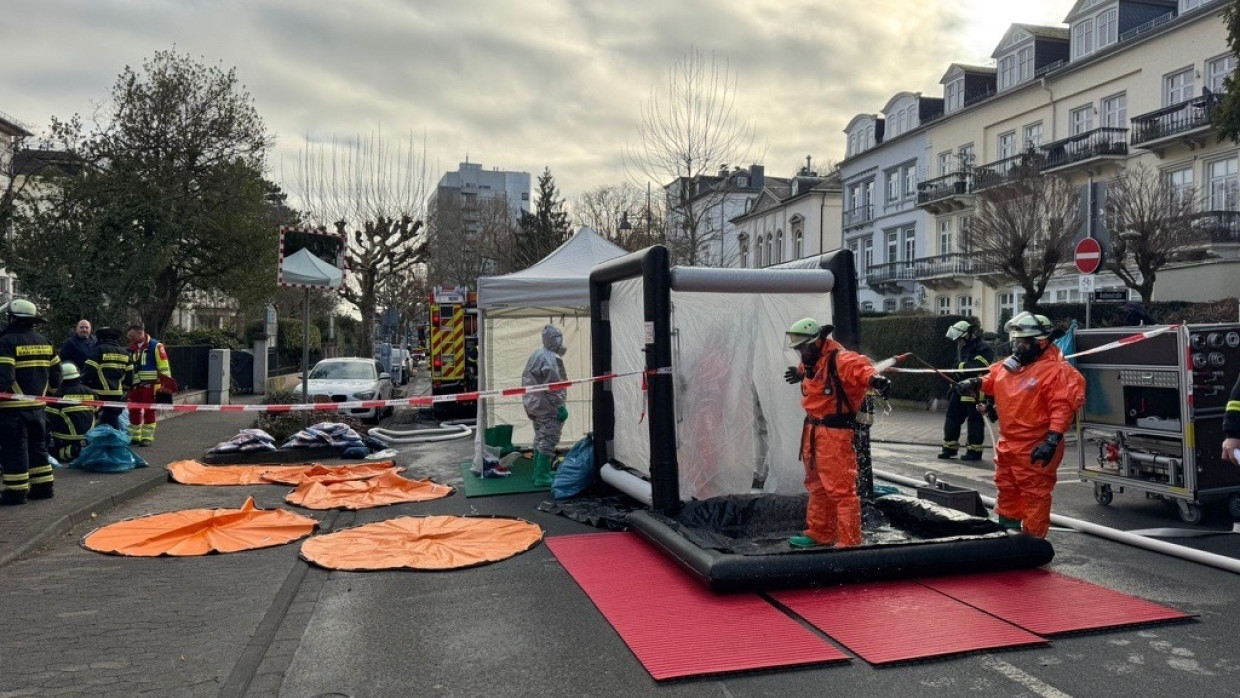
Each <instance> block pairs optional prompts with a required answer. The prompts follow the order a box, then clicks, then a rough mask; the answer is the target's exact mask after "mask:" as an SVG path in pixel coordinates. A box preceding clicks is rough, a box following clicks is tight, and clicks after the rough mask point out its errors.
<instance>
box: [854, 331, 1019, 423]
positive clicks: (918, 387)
mask: <svg viewBox="0 0 1240 698" xmlns="http://www.w3.org/2000/svg"><path fill="white" fill-rule="evenodd" d="M965 319H967V318H965V317H963V316H960V315H927V314H910V315H889V316H887V317H867V318H861V352H862V353H863V354H865V355H866V356H868V357H870V358H871V359H873V360H875V361H881V360H883V359H886V358H888V357H891V356H895V355H897V354H904V353H907V352H913V353H915V354H916V355H917V356H918V357H919V358H921V359H922V360H923V361H925V362H926V363H928V364H930V365H931V366H934V367H935V368H942V369H948V368H951V367H953V366H955V364H956V343H955V342H953V341H951V340H949V339H947V328H949V327H951V326H952V325H953V324H955V323H957V322H959V321H960V320H965ZM996 355H997V354H996ZM900 365H901V366H903V367H906V368H925V364H923V363H921V362H919V361H917V360H915V359H913V358H912V357H909V358H908V359H906V360H905V361H904V362H903V363H902V364H900ZM891 383H892V386H891V397H892V398H897V399H901V400H916V401H919V402H929V401H930V400H933V399H934V398H942V397H947V394H948V385H947V381H945V380H943V377H942V376H937V375H934V374H932V373H931V374H909V373H893V374H891Z"/></svg>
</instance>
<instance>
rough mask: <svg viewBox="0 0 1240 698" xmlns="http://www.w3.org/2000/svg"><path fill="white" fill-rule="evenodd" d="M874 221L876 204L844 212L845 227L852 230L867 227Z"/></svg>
mask: <svg viewBox="0 0 1240 698" xmlns="http://www.w3.org/2000/svg"><path fill="white" fill-rule="evenodd" d="M872 220H874V204H866V205H864V206H857V207H855V208H850V209H848V210H847V211H845V212H844V227H845V228H851V227H854V226H858V225H865V224H866V223H869V222H870V221H872Z"/></svg>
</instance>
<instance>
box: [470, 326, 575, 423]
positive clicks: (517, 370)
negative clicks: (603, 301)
mask: <svg viewBox="0 0 1240 698" xmlns="http://www.w3.org/2000/svg"><path fill="white" fill-rule="evenodd" d="M483 317H484V321H483V330H482V331H483V336H484V337H485V340H484V341H485V342H486V346H485V347H484V348H483V349H482V350H481V351H480V352H479V355H480V357H481V360H482V362H483V363H484V365H483V366H482V377H481V383H482V385H481V386H480V389H482V390H494V389H499V388H511V387H514V386H519V385H521V373H522V372H523V371H525V362H526V361H527V360H529V358H530V354H532V353H533V352H534V350H535V349H537V348H538V347H541V346H542V330H543V328H544V327H546V326H547V325H548V324H550V325H555V326H556V327H558V328H559V329H560V331H561V332H563V333H564V346H566V347H568V352H567V353H565V354H564V356H563V357H562V358H563V359H564V369H565V370H566V371H568V376H566V378H585V377H588V376H590V375H592V373H591V368H590V309H589V308H502V309H489V310H487V311H486V313H485V314H484V316H483ZM593 389H594V386H593V385H591V384H589V383H582V384H579V385H574V386H572V387H570V388H569V389H568V421H567V422H565V423H564V431H562V432H561V433H560V444H561V445H562V446H565V447H568V446H572V445H573V444H574V443H576V442H577V440H578V439H580V438H581V437H582V436H583V435H584V434H585V433H586V432H589V431H592V430H593V426H592V424H593V421H592V418H593V411H592V409H591V407H590V404H591V394H592V392H591V391H593ZM480 402H481V403H482V405H481V410H482V414H480V415H479V416H480V417H481V420H482V421H480V422H479V424H478V432H479V434H480V435H484V434H485V431H484V430H485V428H486V427H488V426H495V425H496V424H511V425H512V426H513V430H512V442H513V443H514V444H530V443H533V441H534V427H533V426H532V424H531V422H530V419H529V417H526V416H525V407H524V406H522V404H521V398H520V397H505V398H497V399H491V400H482V401H480ZM479 438H482V436H479Z"/></svg>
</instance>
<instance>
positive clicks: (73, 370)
mask: <svg viewBox="0 0 1240 698" xmlns="http://www.w3.org/2000/svg"><path fill="white" fill-rule="evenodd" d="M60 377H61V378H62V379H63V380H67V381H75V380H77V379H79V378H81V377H82V374H81V373H78V367H77V364H75V363H73V362H72V361H62V362H61V363H60Z"/></svg>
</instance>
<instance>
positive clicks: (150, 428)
mask: <svg viewBox="0 0 1240 698" xmlns="http://www.w3.org/2000/svg"><path fill="white" fill-rule="evenodd" d="M129 354H130V356H132V357H133V365H134V385H133V388H132V389H130V391H129V401H130V402H140V403H153V402H159V401H161V400H164V399H167V398H171V397H172V394H173V393H175V392H176V391H177V382H176V381H175V380H173V379H172V367H171V366H170V365H169V363H168V350H167V349H165V348H164V343H163V342H161V341H159V340H158V339H155V338H154V337H152V336H150V335H149V334H147V333H146V325H144V324H142V323H141V322H136V323H134V324H132V325H130V326H129ZM155 424H156V413H155V410H150V409H130V410H129V439H130V441H131V442H132V443H134V444H135V445H137V446H150V445H151V444H153V443H155Z"/></svg>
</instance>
